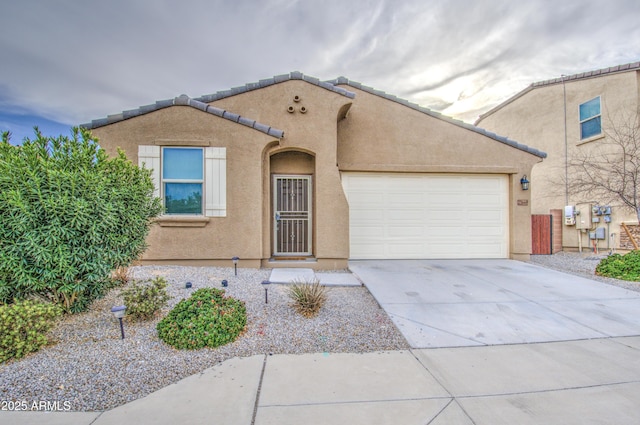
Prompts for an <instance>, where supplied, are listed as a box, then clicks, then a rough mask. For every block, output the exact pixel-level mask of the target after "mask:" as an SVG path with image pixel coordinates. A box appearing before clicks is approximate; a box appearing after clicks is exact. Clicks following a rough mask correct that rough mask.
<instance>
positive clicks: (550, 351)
mask: <svg viewBox="0 0 640 425" xmlns="http://www.w3.org/2000/svg"><path fill="white" fill-rule="evenodd" d="M638 406H640V336H635V337H618V338H603V339H591V340H581V341H567V342H550V343H538V344H520V345H501V346H479V347H460V348H439V349H414V350H410V351H394V352H380V353H366V354H329V353H318V354H305V355H273V356H263V355H258V356H253V357H248V358H235V359H231V360H229V361H226V362H224V363H221V364H220V365H218V366H215V367H213V368H210V369H208V370H206V371H204V372H203V373H200V374H197V375H193V376H191V377H188V378H186V379H183V380H182V381H179V382H178V383H176V384H174V385H170V386H168V387H166V388H163V389H161V390H159V391H157V392H155V393H153V394H150V395H149V396H147V397H145V398H142V399H139V400H136V401H134V402H131V403H129V404H126V405H124V406H120V407H118V408H115V409H112V410H109V411H106V412H102V413H100V412H87V413H64V412H50V413H46V412H6V411H2V412H0V423H6V424H9V423H11V424H30V425H38V424H47V425H52V424H53V425H55V424H65V425H90V424H91V425H116V424H131V423H133V424H139V425H142V424H176V423H188V424H234V425H238V424H247V425H250V424H256V425H267V424H279V425H286V424H300V423H304V424H309V425H313V424H339V423H349V424H354V425H358V424H367V425H368V424H391V423H392V424H432V425H442V424H462V425H472V424H476V425H481V424H492V425H496V424H510V425H511V424H563V425H564V424H585V423H612V424H613V423H615V424H636V423H640V408H638Z"/></svg>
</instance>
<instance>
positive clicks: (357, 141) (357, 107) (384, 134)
mask: <svg viewBox="0 0 640 425" xmlns="http://www.w3.org/2000/svg"><path fill="white" fill-rule="evenodd" d="M354 91H355V92H356V99H355V101H354V105H353V107H352V109H351V111H350V112H349V115H348V117H347V119H345V120H342V121H340V122H339V124H338V130H339V136H338V163H339V166H340V169H341V170H342V171H375V172H378V171H386V172H422V173H479V174H505V175H508V176H509V194H508V195H509V233H510V241H509V250H510V253H509V255H510V257H512V258H528V255H529V254H530V252H531V229H530V202H529V192H525V191H522V189H521V187H520V178H521V177H522V175H524V174H529V173H530V172H531V168H532V167H533V165H534V164H536V163H537V162H539V161H541V160H542V159H541V158H539V157H537V156H535V155H532V154H530V153H528V152H525V151H522V150H520V149H517V148H514V147H512V146H509V145H506V144H504V143H501V142H499V141H497V140H494V139H491V138H489V137H487V136H485V135H482V134H479V133H476V132H474V131H470V130H467V129H465V128H462V127H459V126H455V125H452V124H451V123H449V122H446V121H444V120H440V119H437V118H434V117H431V116H429V115H427V114H424V113H422V112H420V111H416V110H413V109H412V108H409V107H406V106H404V105H401V104H398V103H395V102H390V101H388V100H386V99H384V98H381V97H379V96H376V95H372V94H370V93H367V92H364V91H360V90H354Z"/></svg>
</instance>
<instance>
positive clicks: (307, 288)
mask: <svg viewBox="0 0 640 425" xmlns="http://www.w3.org/2000/svg"><path fill="white" fill-rule="evenodd" d="M287 295H289V298H291V299H292V300H293V307H294V308H295V309H296V310H297V311H298V313H300V314H302V315H303V316H304V317H313V316H315V315H316V314H318V312H319V311H320V309H321V308H322V306H323V305H324V303H325V301H326V300H327V288H326V287H324V286H322V285H320V281H318V280H317V279H314V280H313V281H312V282H299V281H294V282H293V285H291V286H289V287H287Z"/></svg>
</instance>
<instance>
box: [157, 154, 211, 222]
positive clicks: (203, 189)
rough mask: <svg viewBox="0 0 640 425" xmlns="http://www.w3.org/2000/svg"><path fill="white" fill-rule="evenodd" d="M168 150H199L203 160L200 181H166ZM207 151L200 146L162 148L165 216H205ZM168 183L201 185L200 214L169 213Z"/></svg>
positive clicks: (161, 172)
mask: <svg viewBox="0 0 640 425" xmlns="http://www.w3.org/2000/svg"><path fill="white" fill-rule="evenodd" d="M166 149H189V150H199V151H200V153H201V160H202V177H201V178H200V179H172V178H169V179H165V177H164V171H165V170H164V165H165V150H166ZM205 155H206V153H205V149H204V148H203V147H199V146H162V147H161V149H160V176H159V177H160V191H161V198H162V204H163V206H164V209H165V212H164V215H167V216H198V217H199V216H204V215H205V205H206V199H205V196H206V187H205V185H206V182H205V180H206V169H205V166H206V163H205ZM166 183H178V184H180V183H192V184H200V194H201V198H200V212H199V213H175V212H174V213H171V212H168V211H167V199H166V194H165V192H166V186H165V184H166Z"/></svg>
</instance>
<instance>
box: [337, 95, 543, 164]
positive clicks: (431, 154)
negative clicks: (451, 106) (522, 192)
mask: <svg viewBox="0 0 640 425" xmlns="http://www.w3.org/2000/svg"><path fill="white" fill-rule="evenodd" d="M354 91H356V99H355V102H354V107H353V108H352V110H351V111H350V113H349V116H348V119H346V120H342V121H340V123H339V142H338V156H339V166H340V169H341V170H344V171H349V170H351V171H398V172H415V171H417V172H470V173H517V172H519V171H520V170H521V169H522V168H527V167H530V165H531V164H533V163H535V162H537V161H539V160H540V159H539V158H537V157H535V156H534V155H531V154H528V153H526V152H523V151H521V150H519V149H515V148H513V147H511V146H508V145H505V144H503V143H500V142H498V141H496V140H493V139H491V138H489V137H486V136H484V135H481V134H478V133H476V132H473V131H470V130H467V129H465V128H463V127H459V126H455V125H452V124H451V123H449V122H446V121H444V120H440V119H437V118H434V117H431V116H429V115H427V114H424V113H422V112H420V111H416V110H414V109H412V108H409V107H406V106H404V105H401V104H398V103H395V102H391V101H388V100H386V99H383V98H381V97H379V96H375V95H372V94H369V93H367V92H363V91H358V90H354Z"/></svg>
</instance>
